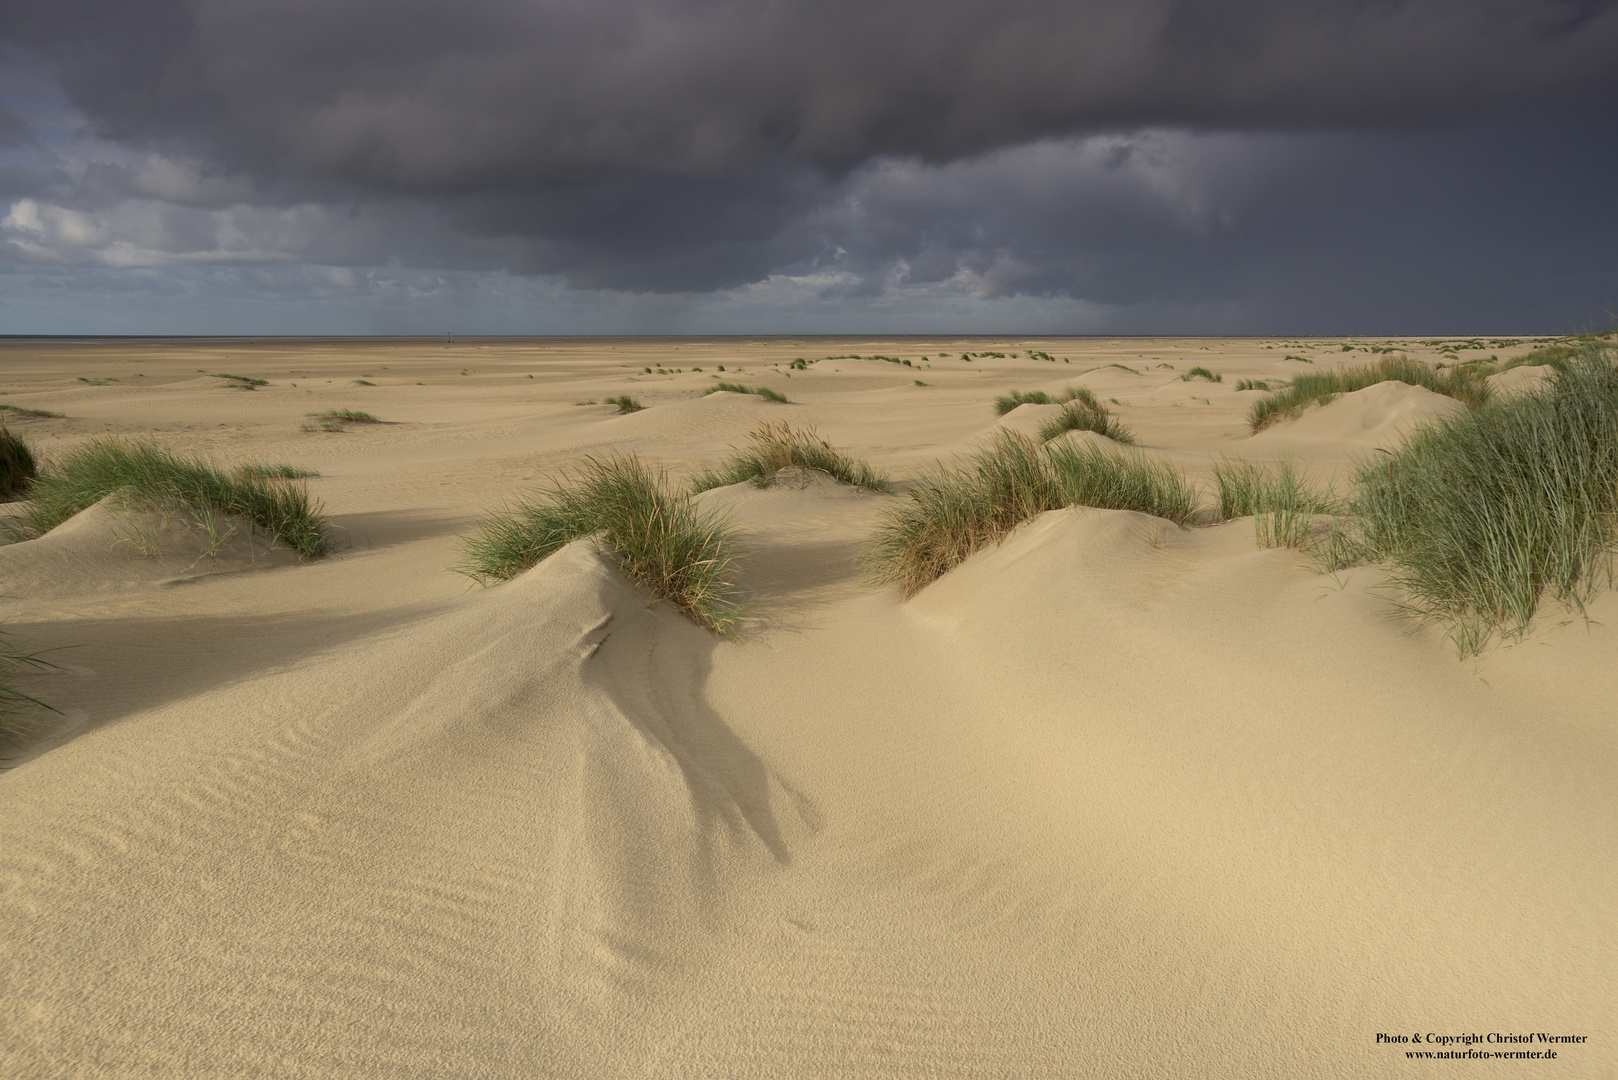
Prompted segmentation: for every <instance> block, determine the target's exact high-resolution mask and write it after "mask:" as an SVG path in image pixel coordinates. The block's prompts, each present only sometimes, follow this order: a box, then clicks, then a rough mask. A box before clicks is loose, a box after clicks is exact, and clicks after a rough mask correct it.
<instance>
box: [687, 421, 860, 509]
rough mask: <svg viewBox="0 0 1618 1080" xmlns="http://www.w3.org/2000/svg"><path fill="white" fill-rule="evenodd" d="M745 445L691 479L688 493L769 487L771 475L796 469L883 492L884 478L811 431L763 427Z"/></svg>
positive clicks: (786, 426)
mask: <svg viewBox="0 0 1618 1080" xmlns="http://www.w3.org/2000/svg"><path fill="white" fill-rule="evenodd" d="M747 439H748V442H749V444H750V445H749V446H747V447H746V448H744V449H742V450H739V451H737V452H736V453H734V454H732V455H731V456H730V457H729V458H726V459H725V461H724V463H723V464H722V465H720V466H719V467H718V468H717V469H713V470H704V471H702V472H699V473H698V474H697V475H696V476H694V477H692V479H691V492H692V494H697V493H699V492H703V491H707V490H709V489H710V488H717V487H725V486H727V485H729V484H740V483H744V482H747V481H752V482H753V483H754V484H756V485H757V486H759V487H769V486H770V485H771V484H772V483H774V482H775V474H776V473H778V472H780V471H781V470H782V469H785V468H788V467H790V466H796V467H798V468H802V469H817V470H819V471H820V472H823V473H825V474H826V475H828V476H830V477H832V478H834V479H837V480H841V481H842V482H843V483H845V484H852V485H854V486H855V487H862V488H866V489H867V490H870V491H886V490H887V489H888V478H887V477H886V476H884V475H882V474H881V473H879V472H877V471H876V470H875V469H872V468H871V466H870V465H868V464H866V463H865V462H864V461H861V460H860V459H858V458H854V457H850V456H849V455H847V454H844V453H842V452H840V451H838V450H837V449H835V448H834V447H833V446H832V445H831V444H830V443H828V442H826V441H825V440H824V439H822V438H820V437H819V436H818V435H816V434H815V432H814V430H813V429H812V428H805V429H801V430H797V431H794V430H793V429H792V427H791V426H790V425H788V424H787V423H786V422H785V421H782V422H781V423H779V424H764V425H762V426H760V427H759V428H757V429H756V430H754V431H752V432H749V433H748V436H747Z"/></svg>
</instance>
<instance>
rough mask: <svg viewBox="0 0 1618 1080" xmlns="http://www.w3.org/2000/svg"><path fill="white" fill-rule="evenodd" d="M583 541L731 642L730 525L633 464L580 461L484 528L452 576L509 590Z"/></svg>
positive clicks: (734, 610) (660, 475) (734, 614)
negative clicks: (591, 539) (592, 540)
mask: <svg viewBox="0 0 1618 1080" xmlns="http://www.w3.org/2000/svg"><path fill="white" fill-rule="evenodd" d="M588 536H597V537H599V538H600V540H601V543H602V546H603V547H604V548H605V549H606V550H607V551H609V552H611V553H612V554H614V555H615V556H617V559H618V563H619V565H620V567H622V569H623V571H624V574H625V575H626V576H628V577H629V579H630V580H632V581H634V582H636V583H637V584H640V585H643V586H645V587H646V588H648V589H650V590H651V591H652V593H653V594H655V595H656V596H659V597H661V598H663V599H665V600H668V601H669V602H670V603H672V604H674V606H675V607H677V608H679V609H680V610H681V611H683V612H685V614H686V615H687V616H689V617H690V618H691V619H692V621H694V622H696V623H697V624H699V625H701V626H706V627H708V628H709V629H711V630H713V631H715V632H716V633H719V634H722V635H724V636H726V637H731V636H734V635H735V630H736V625H737V623H738V621H739V620H740V619H741V609H740V608H739V606H738V605H737V604H736V602H735V596H736V592H737V588H736V585H735V583H734V581H733V577H734V569H735V557H734V555H733V554H732V552H733V549H734V547H735V541H734V539H733V535H732V530H731V528H730V526H729V524H728V522H727V521H726V520H725V518H724V517H722V516H721V515H720V514H718V513H716V512H713V511H702V510H700V509H698V508H697V507H696V506H694V505H693V504H692V502H691V496H690V495H688V494H683V493H680V492H677V491H676V490H675V489H674V488H673V487H672V486H671V485H670V483H669V479H668V476H667V474H666V473H664V472H662V471H657V472H654V471H653V470H652V469H651V468H650V467H649V466H647V465H646V464H645V463H644V462H642V461H641V460H640V459H639V458H638V457H636V456H634V455H633V454H630V455H613V456H611V457H607V458H586V459H585V460H584V462H583V464H582V465H580V466H579V467H578V469H577V470H576V471H575V473H574V475H572V476H567V475H564V476H563V478H562V479H561V480H560V481H559V482H557V483H556V484H555V485H553V486H552V487H551V488H550V489H549V490H548V491H545V492H543V493H542V494H541V495H540V496H539V497H537V498H534V499H529V500H520V501H518V502H517V503H516V504H515V505H513V506H511V507H508V508H506V509H504V510H501V511H499V512H498V513H495V514H492V515H490V516H489V517H487V518H485V519H484V520H483V521H482V522H480V523H479V525H478V528H477V532H476V533H475V534H474V535H472V536H470V537H468V538H466V539H465V541H464V548H463V553H464V558H463V560H462V562H461V564H460V565H459V566H457V567H455V569H456V570H457V571H458V572H459V573H463V574H466V575H467V576H469V577H471V578H474V579H475V580H478V581H481V582H484V583H485V584H488V583H493V582H498V581H506V580H508V579H510V578H513V577H515V576H517V575H518V574H520V573H522V572H523V571H524V570H527V569H529V568H530V567H532V566H534V565H535V564H537V563H538V562H539V561H540V560H541V559H543V558H545V557H546V556H547V555H550V554H551V553H553V552H555V551H556V550H558V549H559V548H561V547H562V546H563V545H565V544H569V543H571V542H573V541H574V540H579V539H583V538H584V537H588Z"/></svg>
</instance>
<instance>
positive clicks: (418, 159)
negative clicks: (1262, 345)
mask: <svg viewBox="0 0 1618 1080" xmlns="http://www.w3.org/2000/svg"><path fill="white" fill-rule="evenodd" d="M0 27H3V30H0V33H3V34H4V35H5V37H6V38H8V39H10V40H12V41H14V42H16V43H18V44H20V45H22V46H24V47H27V48H30V49H33V50H37V51H39V52H43V53H45V54H48V55H49V56H50V57H52V58H53V59H54V61H55V62H56V63H57V65H58V66H59V69H60V71H61V72H62V75H63V78H64V80H65V84H66V86H67V88H68V91H69V92H70V94H71V95H72V97H73V99H74V101H75V102H76V103H77V104H79V105H80V106H81V107H82V108H84V109H85V110H86V111H87V112H88V113H89V114H90V115H91V116H92V117H93V118H94V119H95V120H96V121H97V122H98V123H100V124H102V125H104V127H105V130H106V131H107V132H108V133H110V134H112V135H114V136H116V137H118V138H121V139H129V140H137V141H141V140H145V141H151V142H153V143H155V144H176V143H178V144H183V145H187V146H190V147H192V148H193V149H198V150H205V152H206V153H207V154H208V155H209V156H210V157H214V158H217V159H218V160H220V161H222V162H224V163H226V164H228V165H229V166H231V167H234V168H245V169H248V170H250V171H253V172H257V173H267V172H275V171H281V170H291V171H294V172H299V173H304V174H308V175H313V176H320V177H326V178H334V179H341V180H345V181H351V182H358V183H363V184H369V185H380V186H386V187H407V188H416V189H456V188H464V187H485V186H510V185H513V184H519V185H520V184H524V183H530V182H535V181H542V180H548V179H554V178H580V177H584V178H588V177H590V176H593V175H597V174H598V172H599V170H603V169H619V168H630V169H646V170H654V171H663V172H685V173H697V174H714V173H723V172H728V171H732V170H737V169H748V168H754V167H758V166H760V165H763V164H766V163H768V162H772V161H777V160H788V161H798V162H803V163H807V164H812V165H816V166H820V167H826V168H831V169H834V170H835V169H842V168H847V167H850V166H853V165H856V164H858V163H859V162H861V161H864V160H867V159H869V158H871V157H873V156H878V155H886V154H892V155H918V156H921V157H923V158H925V159H927V160H934V161H937V160H947V159H951V158H956V157H961V156H970V155H973V154H977V153H981V152H983V151H986V150H990V149H993V148H996V147H1000V146H1006V145H1014V144H1018V143H1023V142H1027V141H1030V140H1034V139H1038V138H1044V137H1052V136H1061V135H1066V134H1070V133H1073V132H1078V131H1085V130H1099V129H1121V128H1132V127H1140V126H1154V125H1155V126H1199V127H1212V128H1222V129H1250V128H1275V127H1282V128H1297V127H1316V126H1322V125H1328V126H1329V125H1348V126H1365V125H1388V124H1408V123H1414V122H1425V121H1431V120H1453V119H1456V118H1465V117H1467V116H1470V115H1473V114H1476V113H1478V112H1480V111H1489V110H1495V109H1500V108H1516V107H1523V106H1543V105H1546V104H1551V103H1562V104H1569V103H1573V104H1577V103H1580V102H1589V101H1608V102H1610V101H1612V100H1618V64H1614V63H1613V62H1612V58H1613V57H1614V56H1615V55H1618V8H1615V6H1614V5H1613V4H1612V3H1608V2H1603V0H1358V2H1354V0H1336V2H1322V3H1311V4H1299V3H1296V2H1293V0H1219V2H1202V3H1197V2H1185V0H1178V2H1176V0H1138V2H1132V3H1118V2H1116V0H993V2H989V0H953V2H952V0H928V2H921V0H905V2H888V3H877V2H872V0H795V2H794V0H638V2H612V3H608V2H596V3H588V2H580V0H567V2H557V0H550V2H545V0H539V2H536V0H482V2H465V3H446V2H443V0H189V2H184V0H147V2H143V3H139V4H130V3H127V2H125V0H23V2H21V3H11V4H4V5H0Z"/></svg>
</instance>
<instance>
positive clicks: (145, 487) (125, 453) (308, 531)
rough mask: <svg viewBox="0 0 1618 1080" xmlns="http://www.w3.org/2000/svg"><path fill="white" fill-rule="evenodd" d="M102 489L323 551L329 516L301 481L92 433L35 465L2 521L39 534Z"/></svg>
mask: <svg viewBox="0 0 1618 1080" xmlns="http://www.w3.org/2000/svg"><path fill="white" fill-rule="evenodd" d="M108 495H121V496H122V497H124V498H125V499H126V500H128V501H129V502H130V503H131V505H135V506H151V507H159V508H167V507H175V506H178V507H185V508H191V509H201V510H210V511H225V512H227V513H232V514H239V515H241V516H242V517H244V518H246V519H247V520H248V521H250V522H252V523H253V524H254V525H257V526H258V527H259V528H262V529H263V530H264V531H265V532H266V533H268V534H269V535H270V536H272V537H274V538H276V539H279V540H282V541H284V542H285V543H287V544H288V545H290V546H291V547H292V548H293V550H295V551H296V552H297V553H298V554H299V555H300V556H303V557H304V558H318V557H319V556H321V555H325V554H327V553H328V552H329V551H330V550H331V538H330V535H329V523H328V522H327V520H326V517H325V515H324V514H322V513H321V511H320V507H319V504H317V503H313V502H311V501H310V498H309V492H308V490H307V489H306V488H303V487H300V486H295V485H293V484H291V483H290V482H287V481H285V480H281V479H277V478H256V477H249V476H242V475H231V474H228V473H225V472H221V471H220V470H219V469H216V468H214V467H213V466H212V465H210V464H209V463H207V462H206V461H203V460H201V459H199V458H193V457H181V456H179V455H176V454H174V453H171V452H170V451H168V450H164V449H162V448H161V447H159V446H156V445H155V444H153V443H146V442H128V441H125V440H123V439H116V438H111V439H95V440H92V441H91V442H89V443H87V444H85V445H83V446H81V447H79V448H78V449H76V450H73V451H71V452H69V453H68V454H67V456H66V457H64V458H62V459H60V460H59V461H56V462H55V463H53V464H51V465H48V466H46V467H45V468H44V469H42V470H40V473H39V475H38V476H37V477H36V478H35V480H34V482H33V484H32V486H31V487H30V488H29V491H28V508H27V510H26V512H25V513H24V514H23V515H21V516H20V517H18V518H15V519H13V520H12V521H10V522H8V523H7V525H8V526H9V529H10V531H11V532H13V533H14V534H15V535H16V537H17V538H18V539H21V540H27V539H32V538H33V537H36V536H42V535H44V534H45V533H47V532H49V531H50V530H51V529H54V528H55V527H56V526H58V525H60V524H61V523H62V522H64V521H66V520H67V519H68V518H70V517H72V516H73V515H74V514H77V513H79V512H80V511H82V510H85V509H87V508H89V507H90V506H92V505H94V504H95V503H97V502H99V501H100V500H102V499H104V498H106V497H107V496H108Z"/></svg>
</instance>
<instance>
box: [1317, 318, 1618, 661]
mask: <svg viewBox="0 0 1618 1080" xmlns="http://www.w3.org/2000/svg"><path fill="white" fill-rule="evenodd" d="M1613 360H1614V351H1613V350H1612V349H1611V347H1610V346H1608V347H1603V346H1602V344H1601V343H1599V342H1589V343H1586V344H1585V346H1584V348H1583V351H1582V352H1580V353H1579V354H1578V355H1577V356H1574V357H1572V358H1570V359H1568V361H1567V365H1566V369H1565V370H1559V371H1557V372H1556V374H1555V375H1554V376H1552V378H1551V380H1550V381H1549V384H1548V385H1547V386H1546V387H1544V388H1543V389H1540V390H1538V391H1535V392H1531V393H1527V394H1521V395H1513V396H1510V397H1506V398H1502V399H1498V400H1495V401H1493V402H1490V403H1489V404H1488V405H1486V406H1484V407H1483V408H1480V409H1477V410H1475V411H1471V412H1466V413H1460V414H1457V415H1455V416H1452V417H1449V418H1446V419H1444V420H1442V421H1439V422H1436V423H1432V424H1429V425H1427V426H1425V427H1422V428H1420V429H1418V430H1417V431H1416V432H1414V433H1413V434H1412V435H1411V436H1410V437H1409V438H1408V439H1407V440H1406V441H1405V443H1404V445H1403V446H1401V447H1400V448H1399V449H1398V450H1397V451H1395V452H1393V453H1392V454H1390V455H1384V456H1379V457H1377V458H1374V459H1372V460H1371V461H1368V462H1366V463H1365V464H1364V465H1363V466H1362V467H1361V468H1360V470H1359V473H1358V476H1357V478H1356V479H1357V492H1356V495H1355V497H1354V502H1353V506H1352V507H1351V510H1352V513H1353V514H1354V519H1353V522H1352V523H1351V525H1350V526H1349V528H1348V529H1346V530H1343V531H1340V532H1339V533H1338V534H1336V535H1335V536H1334V537H1333V541H1334V542H1333V544H1332V546H1331V548H1330V549H1329V550H1328V552H1327V553H1326V561H1327V564H1328V567H1333V568H1334V567H1336V566H1341V565H1346V564H1349V563H1352V562H1355V561H1359V560H1375V561H1381V562H1386V563H1388V564H1391V566H1392V570H1393V574H1392V582H1393V584H1394V585H1395V586H1396V587H1397V589H1398V590H1399V591H1400V593H1401V594H1402V595H1403V597H1404V605H1405V607H1406V609H1407V610H1408V611H1409V612H1411V613H1412V614H1414V615H1416V616H1417V617H1419V618H1422V619H1430V620H1436V621H1438V622H1440V623H1442V624H1443V625H1444V626H1445V627H1446V631H1447V634H1448V636H1449V638H1450V640H1451V641H1452V642H1454V644H1455V646H1456V649H1457V651H1458V652H1459V653H1460V654H1461V655H1462V656H1467V655H1471V654H1474V653H1477V652H1479V651H1481V650H1482V649H1483V648H1484V646H1485V645H1487V644H1488V642H1489V640H1490V639H1491V638H1492V637H1493V636H1494V635H1497V634H1498V635H1500V636H1502V637H1505V638H1514V637H1520V636H1521V635H1522V634H1523V633H1524V632H1525V631H1526V630H1527V628H1528V625H1529V622H1530V621H1531V620H1532V619H1533V616H1534V612H1535V610H1536V609H1537V608H1538V605H1539V601H1540V599H1541V597H1542V596H1544V595H1545V594H1546V593H1549V594H1550V595H1551V596H1552V597H1553V598H1555V599H1556V600H1558V601H1560V602H1561V603H1563V604H1565V605H1566V606H1568V607H1569V608H1572V609H1576V610H1579V611H1582V610H1583V609H1584V605H1585V603H1586V602H1588V600H1589V599H1590V598H1591V597H1592V596H1593V595H1594V594H1595V593H1596V592H1597V591H1598V590H1599V589H1601V588H1602V587H1603V586H1609V585H1610V584H1611V583H1612V569H1613V566H1612V554H1613V550H1614V545H1615V543H1618V373H1615V372H1614V369H1613Z"/></svg>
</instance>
